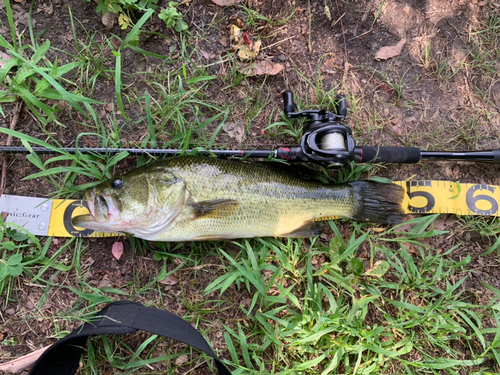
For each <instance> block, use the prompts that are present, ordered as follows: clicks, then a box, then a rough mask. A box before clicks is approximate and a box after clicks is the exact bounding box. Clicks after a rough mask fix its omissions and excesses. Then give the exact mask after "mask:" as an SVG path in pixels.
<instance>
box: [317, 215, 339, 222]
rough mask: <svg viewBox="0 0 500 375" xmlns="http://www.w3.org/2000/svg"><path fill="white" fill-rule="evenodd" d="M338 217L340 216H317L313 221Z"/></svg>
mask: <svg viewBox="0 0 500 375" xmlns="http://www.w3.org/2000/svg"><path fill="white" fill-rule="evenodd" d="M338 218H339V216H322V217H317V218H315V219H313V221H323V220H336V219H338Z"/></svg>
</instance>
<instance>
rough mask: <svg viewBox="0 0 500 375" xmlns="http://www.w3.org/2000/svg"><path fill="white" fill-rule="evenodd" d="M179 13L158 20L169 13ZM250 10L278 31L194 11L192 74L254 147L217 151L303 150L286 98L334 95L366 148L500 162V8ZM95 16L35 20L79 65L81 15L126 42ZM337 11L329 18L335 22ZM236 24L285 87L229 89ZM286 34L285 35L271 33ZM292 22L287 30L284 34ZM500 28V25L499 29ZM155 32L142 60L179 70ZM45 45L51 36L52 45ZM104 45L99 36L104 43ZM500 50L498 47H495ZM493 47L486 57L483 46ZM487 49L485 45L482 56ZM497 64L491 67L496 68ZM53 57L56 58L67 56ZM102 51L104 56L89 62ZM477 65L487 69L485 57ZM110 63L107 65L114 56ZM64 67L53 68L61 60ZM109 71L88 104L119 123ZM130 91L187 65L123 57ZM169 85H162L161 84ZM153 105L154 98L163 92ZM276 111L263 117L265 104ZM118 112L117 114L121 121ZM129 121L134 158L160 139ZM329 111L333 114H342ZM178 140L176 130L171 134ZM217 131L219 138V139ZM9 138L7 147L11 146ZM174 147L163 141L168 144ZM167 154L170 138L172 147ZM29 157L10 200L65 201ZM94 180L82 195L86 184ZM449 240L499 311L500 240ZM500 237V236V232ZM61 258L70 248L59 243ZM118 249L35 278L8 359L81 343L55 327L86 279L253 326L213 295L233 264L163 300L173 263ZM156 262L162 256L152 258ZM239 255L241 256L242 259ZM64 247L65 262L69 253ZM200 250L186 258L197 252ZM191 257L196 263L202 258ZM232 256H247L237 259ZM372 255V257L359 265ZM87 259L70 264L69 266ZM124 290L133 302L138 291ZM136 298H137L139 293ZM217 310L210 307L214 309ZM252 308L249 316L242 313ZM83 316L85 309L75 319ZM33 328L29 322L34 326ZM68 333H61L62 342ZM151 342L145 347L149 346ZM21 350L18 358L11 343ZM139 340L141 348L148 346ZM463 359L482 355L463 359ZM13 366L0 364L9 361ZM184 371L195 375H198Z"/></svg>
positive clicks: (74, 6)
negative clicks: (479, 154) (497, 18)
mask: <svg viewBox="0 0 500 375" xmlns="http://www.w3.org/2000/svg"><path fill="white" fill-rule="evenodd" d="M166 3H167V2H166V1H165V2H163V3H162V4H159V8H161V7H162V6H166ZM246 4H247V6H248V8H249V9H250V10H252V11H255V12H256V14H257V13H258V14H260V15H261V16H263V17H266V18H259V17H257V16H256V15H255V14H253V13H251V12H242V11H240V10H238V9H236V8H233V7H224V8H222V7H219V6H217V5H215V4H214V3H213V2H211V1H210V0H192V1H188V2H186V5H183V7H182V8H180V9H181V10H182V12H183V13H184V14H185V16H184V19H185V20H186V21H187V23H188V25H189V30H190V32H191V36H190V37H188V40H187V41H186V43H185V45H186V46H187V47H186V48H188V49H193V50H196V51H198V53H197V54H196V55H195V56H196V58H197V60H193V61H191V62H189V64H199V65H204V66H206V70H207V72H208V73H209V74H211V75H215V76H217V79H216V80H214V81H213V82H212V84H211V86H210V90H209V91H208V92H207V93H206V94H205V95H206V99H207V100H210V101H212V102H215V103H218V104H219V105H221V106H225V105H227V106H228V108H230V121H231V122H234V123H236V124H244V127H245V133H244V135H243V137H242V140H241V142H239V141H238V140H235V139H234V137H231V136H230V135H229V134H228V133H227V132H221V133H220V135H218V137H217V138H216V140H215V142H216V144H217V145H219V146H222V145H227V146H228V148H238V147H244V148H251V147H255V146H261V147H263V148H265V147H269V146H274V145H279V144H289V143H295V142H296V139H295V138H294V137H293V136H291V135H290V134H283V133H278V134H276V132H274V131H273V129H268V126H269V125H270V124H271V123H273V122H275V121H280V118H281V117H280V114H279V112H280V111H281V109H282V101H281V96H280V95H279V94H280V93H281V92H282V91H283V90H285V89H290V90H292V91H294V93H295V95H296V100H297V102H298V103H301V105H302V108H301V109H304V107H305V106H307V108H306V109H309V108H314V107H317V108H321V107H322V106H324V105H326V104H325V103H328V102H327V101H326V100H325V98H324V93H327V92H328V93H329V94H331V95H333V94H335V93H344V94H346V95H347V98H348V108H349V114H348V118H347V121H346V123H347V125H349V126H350V127H352V129H353V131H354V134H355V137H357V140H358V143H359V144H366V145H383V146H415V147H419V148H422V149H429V150H480V149H496V148H500V122H499V119H500V117H499V116H500V115H499V113H500V82H499V80H498V75H497V74H496V71H498V70H499V68H500V66H499V62H498V61H499V60H498V57H500V56H498V55H495V53H497V52H495V49H500V46H498V45H490V46H489V47H488V46H486V45H485V44H486V43H490V41H484V40H483V41H481V40H479V39H478V38H480V36H479V35H477V34H475V32H474V31H475V30H479V29H483V28H484V25H486V24H488V22H490V20H489V17H490V16H489V14H490V13H489V12H490V10H491V9H495V7H498V5H497V4H496V3H495V2H493V1H477V0H472V1H471V0H451V1H450V0H387V1H381V0H345V1H341V0H326V1H323V0H311V1H310V9H309V3H308V1H307V0H261V1H258V0H248V1H247V2H246ZM29 5H30V3H29V2H27V1H24V2H19V3H15V5H14V10H15V12H16V14H17V15H18V19H17V22H18V23H17V28H18V30H19V32H21V33H23V32H25V33H26V32H27V27H28V25H27V21H26V14H27V11H28V8H29ZM95 6H96V5H95V4H94V3H93V2H87V1H81V0H70V1H67V2H63V1H61V0H53V1H50V0H39V1H38V2H37V4H36V5H35V12H34V14H33V19H34V21H35V22H34V30H35V34H37V33H41V36H40V42H43V41H45V40H50V42H51V46H52V47H53V50H54V51H57V49H60V50H64V51H68V52H69V53H71V54H75V55H77V54H78V53H79V51H77V50H75V47H74V46H75V41H74V40H73V34H72V24H71V22H70V17H69V14H70V13H69V12H70V11H71V14H72V16H73V17H74V18H75V19H77V20H78V21H79V22H78V23H76V24H75V31H76V35H77V38H78V39H81V40H82V41H84V42H85V43H87V44H88V43H89V38H90V35H92V38H93V40H94V43H96V44H98V43H107V42H106V38H111V35H113V34H115V35H118V36H120V37H122V38H123V37H124V36H125V35H126V31H123V30H121V29H120V27H119V26H118V25H115V26H114V27H113V28H111V29H106V28H105V27H104V26H103V24H102V22H101V18H100V16H99V15H97V14H96V12H95ZM325 6H327V7H328V9H329V13H330V14H329V15H328V14H327V12H325ZM1 12H2V15H1V20H2V25H1V27H0V33H1V34H2V35H4V36H6V37H7V36H8V33H9V30H8V24H7V23H6V17H5V10H4V9H3V10H2V11H1ZM237 19H241V20H243V21H244V22H245V23H246V25H247V28H248V31H249V32H250V33H251V34H252V35H254V37H257V38H259V39H261V40H263V47H267V46H269V48H264V49H263V50H262V56H261V57H262V58H264V57H265V58H267V59H269V60H271V61H273V62H275V63H280V64H282V65H283V67H284V70H283V71H282V72H281V73H280V74H278V75H276V76H267V77H265V78H264V77H253V78H249V79H247V80H245V81H244V82H242V83H241V84H240V85H229V84H228V83H230V82H231V81H232V80H233V79H234V78H231V70H232V69H233V67H232V66H231V65H230V64H231V62H221V60H224V58H225V56H226V53H227V51H228V50H229V49H230V44H229V42H228V27H229V25H230V24H232V23H234V22H235V21H236V20H237ZM269 20H273V21H274V22H269ZM280 21H283V22H280ZM496 27H498V25H497V26H496ZM145 28H146V29H147V30H149V31H155V32H160V33H162V34H164V35H166V36H167V38H163V37H161V36H158V35H155V34H149V35H148V36H147V37H144V38H143V37H141V38H142V39H141V40H140V47H141V48H142V49H145V50H148V51H150V52H154V53H156V54H159V55H165V56H169V55H170V56H173V55H175V54H176V53H178V52H177V51H178V49H179V48H180V47H181V46H182V44H181V42H180V39H179V35H178V33H175V32H173V31H172V30H168V29H166V28H165V25H164V23H163V21H161V20H159V19H158V18H156V17H155V18H152V19H151V20H150V21H149V22H148V23H147V24H146V25H145ZM42 32H43V33H42ZM94 33H95V34H94ZM402 39H406V43H405V44H404V46H403V48H402V51H401V53H400V56H399V57H398V58H396V59H389V60H382V61H378V60H375V59H374V56H375V53H376V52H377V51H378V50H379V49H380V48H381V47H383V46H392V45H395V44H397V43H398V42H400V41H401V40H402ZM496 42H497V43H498V40H496ZM481 43H483V44H481ZM480 44H481V45H480ZM488 50H490V51H491V53H492V55H491V56H484V53H485V51H488ZM54 51H52V50H51V52H50V53H54V54H57V52H54ZM92 51H93V50H92V49H91V50H90V52H92ZM474 51H477V53H478V54H483V56H479V55H478V56H476V57H471V56H473V53H474ZM106 54H107V55H106ZM54 57H55V56H53V57H51V56H49V58H54ZM60 58H61V64H62V63H63V62H64V60H65V61H69V57H68V55H65V54H60ZM99 59H100V60H102V61H101V63H102V64H103V72H104V73H103V74H102V75H101V76H100V77H99V78H98V79H97V80H96V81H95V85H94V86H93V89H92V90H88V89H87V92H84V94H85V95H87V96H91V97H92V98H93V99H96V100H99V101H102V102H103V103H104V104H103V105H102V106H101V107H100V108H99V111H100V113H101V114H102V116H103V118H106V116H108V115H109V113H110V107H109V105H115V94H114V81H113V75H112V74H111V73H109V72H108V70H112V69H113V60H112V52H111V49H109V50H107V51H106V50H105V52H104V56H102V57H100V58H99ZM123 63H124V64H123V71H124V73H125V75H124V81H125V83H126V84H127V85H128V86H127V89H126V91H125V94H132V93H133V92H135V93H142V94H143V93H144V92H145V91H146V90H148V89H149V90H151V88H152V87H153V86H154V83H152V82H148V81H134V82H129V81H127V80H128V79H129V78H128V77H132V75H128V74H129V73H134V72H139V71H149V72H157V73H158V72H161V71H167V70H168V69H172V68H173V67H179V66H181V65H182V63H183V62H182V61H177V62H174V63H173V64H172V67H169V65H168V64H166V63H165V61H164V60H162V59H159V58H155V57H147V58H146V57H145V56H143V55H141V54H138V53H136V52H133V51H131V50H126V51H124V56H123ZM158 74H160V73H158ZM153 92H154V91H153ZM262 101H265V102H266V103H267V105H266V106H265V107H264V109H263V110H259V111H258V112H256V113H254V112H253V111H254V110H255V108H260V107H259V106H258V103H261V102H262ZM3 108H4V112H5V114H6V117H5V118H0V126H2V127H8V126H9V122H10V119H11V117H12V116H13V108H14V105H13V104H6V105H3ZM112 108H116V107H112ZM125 109H126V110H127V111H128V115H129V116H130V121H127V120H125V119H124V118H123V117H121V116H120V115H119V114H118V115H117V123H118V124H119V125H120V126H122V132H121V138H122V143H123V144H124V145H137V144H140V142H141V140H142V139H143V137H144V135H145V134H147V130H145V129H146V128H145V126H144V125H143V124H142V125H141V124H134V123H133V120H136V119H139V118H141V117H142V116H143V115H144V114H143V113H142V110H141V108H139V106H138V105H136V104H134V103H130V104H129V103H127V104H126V105H125ZM329 109H330V110H331V109H332V108H329ZM57 116H58V119H59V121H60V122H62V123H64V124H65V125H66V128H62V127H60V126H59V125H56V124H49V125H48V126H47V129H46V130H47V131H48V132H49V133H51V134H52V135H53V136H54V138H55V139H56V140H58V141H59V142H60V143H61V144H63V145H65V146H73V145H74V143H75V137H76V135H77V134H79V133H82V132H85V131H87V129H86V128H85V126H83V125H82V124H84V122H85V121H84V119H82V118H79V116H78V114H76V113H72V112H70V111H68V110H66V109H65V108H61V111H60V112H58V114H57ZM163 126H164V127H165V128H166V129H168V128H169V127H172V126H174V125H173V124H172V123H170V122H167V123H165V124H164V125H163ZM214 126H215V125H214ZM16 130H18V131H20V132H23V133H25V134H29V135H32V136H34V137H42V136H43V137H45V135H43V134H42V132H41V131H40V130H39V127H38V125H37V124H36V122H35V120H34V118H33V116H31V115H30V113H29V110H28V109H27V108H26V106H23V109H22V111H21V113H20V120H19V122H18V124H17V126H16ZM5 139H6V137H5V136H3V135H2V136H1V137H0V144H2V143H3V144H4V143H5ZM81 140H82V142H83V144H85V142H87V144H88V145H91V146H92V145H94V144H95V141H96V140H95V138H93V137H88V138H87V137H82V138H81ZM160 140H161V137H160ZM166 140H168V136H166ZM135 165H136V163H135V160H134V159H133V158H131V159H127V161H126V162H121V163H120V164H119V168H118V171H123V170H130V169H132V168H133V167H134V166H135ZM36 171H37V169H36V168H35V167H34V166H32V165H31V164H29V163H28V162H27V161H26V159H25V158H24V157H23V156H15V157H10V158H9V164H8V170H7V186H6V190H5V193H6V194H17V195H26V196H39V197H45V196H47V191H49V190H50V189H51V188H52V187H51V185H50V184H48V183H47V182H45V181H44V180H36V181H33V180H28V181H21V180H20V177H23V176H26V175H29V174H31V173H34V172H36ZM371 174H376V175H378V176H383V177H388V178H391V179H393V180H404V179H407V178H410V177H413V178H415V179H433V180H452V181H456V180H459V181H461V182H476V183H486V184H492V185H500V177H499V167H498V166H494V165H486V164H469V163H464V162H442V163H438V162H426V163H421V164H419V165H416V166H415V165H407V166H390V167H388V168H380V169H376V171H374V172H371ZM87 181H88V180H87V179H84V178H82V181H81V182H82V183H83V182H87ZM440 225H441V226H442V228H443V229H446V230H450V231H451V235H450V236H449V237H447V238H446V240H444V239H441V240H432V241H441V242H442V243H432V245H433V246H435V247H437V248H439V247H444V248H445V249H447V248H450V247H451V246H453V245H455V244H458V243H460V244H462V246H460V247H459V250H458V251H457V252H456V253H453V255H452V256H453V257H454V258H456V259H460V258H462V257H465V256H466V255H467V254H470V255H471V256H472V261H471V263H470V264H469V265H470V266H471V267H470V268H472V269H474V271H475V272H474V273H473V274H469V275H468V276H469V278H468V279H467V281H466V283H464V284H463V288H465V289H467V290H469V291H470V294H471V296H473V297H471V298H475V299H476V300H477V301H478V303H480V302H484V301H489V300H490V299H491V298H492V293H491V291H490V290H488V289H487V288H485V287H484V285H483V284H482V282H483V281H484V282H486V283H488V284H489V285H491V286H493V287H496V288H499V289H500V274H499V267H498V265H499V263H498V258H497V255H496V253H495V252H494V253H492V254H490V256H487V257H481V256H480V254H482V253H484V251H485V249H486V248H487V247H489V246H491V244H492V239H493V238H494V237H488V236H485V235H481V234H480V233H479V230H478V229H477V228H476V227H468V226H467V225H464V222H461V221H460V220H457V219H455V218H454V217H449V216H445V217H443V218H441V219H440ZM497 225H498V224H497ZM53 241H56V242H57V243H56V244H55V245H56V247H57V248H60V247H61V246H62V245H63V244H65V243H66V242H67V241H69V240H68V239H54V240H53ZM114 241H115V240H114V239H88V240H85V241H84V242H83V245H82V249H84V250H82V252H81V254H80V259H79V261H80V264H81V266H80V267H81V271H80V272H78V273H77V272H76V270H73V271H71V272H69V273H66V274H56V273H54V279H53V280H51V282H52V283H53V284H54V285H64V286H65V287H64V288H62V287H57V288H56V287H54V288H52V289H51V290H50V291H48V295H47V294H46V293H47V292H44V291H43V290H42V289H41V288H39V287H38V286H37V285H36V284H31V283H29V280H28V278H26V279H21V278H20V279H18V283H17V284H16V285H15V287H14V289H13V290H12V292H11V295H10V297H9V300H8V301H1V306H0V316H1V319H0V320H1V321H2V326H1V327H0V345H2V343H3V344H4V345H3V347H2V351H6V350H8V351H9V353H10V354H9V356H11V357H14V356H19V355H22V354H26V353H28V352H30V351H32V350H35V349H37V348H40V347H42V346H44V345H48V344H50V343H52V342H54V341H55V339H54V337H55V336H57V335H56V334H55V331H56V330H62V331H71V329H72V328H73V326H76V325H77V324H78V323H77V322H74V324H73V326H72V325H65V324H60V323H59V322H54V321H53V320H52V319H51V316H53V315H55V314H57V311H60V310H61V309H62V310H66V309H68V310H70V309H73V311H77V310H78V309H79V306H78V304H81V303H82V302H81V301H78V298H77V296H76V295H75V294H74V293H73V292H72V291H71V290H70V289H68V288H67V287H74V286H75V285H77V284H78V283H79V280H80V279H81V275H83V274H87V277H86V281H87V282H88V283H90V284H91V285H94V286H110V287H113V288H118V289H120V288H125V289H127V288H128V286H127V285H129V282H130V281H131V280H132V279H134V278H139V279H140V283H138V284H140V285H143V286H144V288H145V289H147V290H148V293H147V297H146V296H145V295H144V294H141V293H142V292H143V290H136V291H135V293H136V296H137V299H138V300H142V301H146V300H147V299H160V298H163V299H165V304H166V306H168V308H169V311H171V312H173V313H176V314H179V315H186V314H187V315H189V314H190V311H189V308H187V307H186V306H189V305H195V304H203V306H204V309H205V310H206V316H203V317H202V319H201V320H202V322H201V324H205V323H206V324H209V322H210V320H211V315H212V314H213V313H214V311H218V313H217V319H220V320H222V321H224V322H225V324H228V325H234V324H235V322H237V321H239V320H240V319H244V314H243V313H242V312H241V311H240V310H239V305H240V303H244V301H245V300H247V301H248V297H249V296H248V295H246V294H245V293H244V292H238V291H236V290H230V291H228V292H226V294H225V295H224V297H225V301H224V302H222V303H219V302H211V301H210V297H214V296H203V294H202V290H203V289H204V288H205V287H206V285H208V284H209V283H210V282H211V281H213V280H214V279H215V278H216V277H217V271H218V267H219V265H220V264H221V262H220V259H209V258H205V259H203V263H204V264H212V265H214V267H207V268H204V269H203V270H181V271H180V272H178V273H177V277H178V278H179V280H181V282H180V283H178V284H176V285H161V286H159V287H158V286H156V287H155V286H151V282H152V281H153V280H154V279H155V277H156V276H157V274H158V272H159V271H160V269H161V268H162V266H163V262H162V261H159V262H158V261H157V260H154V259H153V258H152V253H151V251H150V250H149V249H145V250H144V252H143V253H135V254H134V253H132V251H131V247H130V245H129V243H128V242H127V241H124V244H125V252H124V255H123V256H122V258H121V259H120V260H116V259H114V258H113V256H112V255H111V252H110V249H111V246H112V243H113V242H114ZM151 246H152V248H153V250H154V245H151ZM231 246H232V245H228V247H227V248H228V249H229V250H231ZM56 247H55V248H56ZM186 249H187V250H186ZM186 249H183V250H182V251H181V255H182V254H185V255H187V256H189V247H188V246H187V247H186ZM232 250H234V251H238V250H237V249H236V247H234V248H233V249H232ZM362 252H363V249H360V253H362ZM73 256H74V254H71V253H69V252H68V254H67V258H68V259H67V262H68V264H69V263H70V262H71V257H73ZM176 266H177V265H176V263H175V259H172V258H170V259H168V260H167V263H166V267H167V269H168V270H173V269H174V268H175V267H176ZM125 289H124V290H125ZM128 292H130V293H131V294H133V293H132V291H130V290H128V289H127V293H128ZM42 298H43V299H45V300H46V301H47V302H46V303H45V304H44V306H43V309H42V310H41V311H39V312H38V319H35V318H33V315H32V314H30V312H32V311H33V309H34V308H35V305H36V304H37V301H39V300H40V299H42ZM207 298H208V299H207ZM242 301H243V302H242ZM75 304H76V305H75ZM26 316H29V318H26ZM59 333H60V332H58V334H59ZM138 338H139V339H142V337H138ZM8 340H11V341H10V342H16V343H18V345H16V346H15V347H14V348H13V347H11V346H7V344H6V343H7V341H8ZM129 340H131V341H134V340H135V338H134V337H133V338H130V339H129ZM211 340H212V343H213V345H214V347H215V348H216V349H217V348H218V346H219V347H221V348H222V347H223V346H224V345H223V340H222V338H221V337H218V336H216V335H214V336H213V337H211ZM463 349H464V352H466V351H467V350H469V349H468V348H463ZM7 359H8V358H7V357H5V358H3V357H2V356H1V355H0V361H3V360H7ZM187 370H188V369H185V370H184V371H187ZM196 372H197V373H200V374H205V373H207V374H208V373H210V371H209V369H208V367H206V365H202V366H200V367H199V368H198V369H197V370H196Z"/></svg>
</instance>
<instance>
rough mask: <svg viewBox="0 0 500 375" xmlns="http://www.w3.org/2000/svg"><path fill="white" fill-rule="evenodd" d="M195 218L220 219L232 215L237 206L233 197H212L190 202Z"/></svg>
mask: <svg viewBox="0 0 500 375" xmlns="http://www.w3.org/2000/svg"><path fill="white" fill-rule="evenodd" d="M189 206H190V207H191V208H192V209H193V212H194V218H195V219H221V218H224V217H228V216H230V215H232V214H233V213H234V212H235V211H236V209H237V208H238V206H239V202H238V201H237V200H235V199H213V200H209V201H201V202H192V203H189Z"/></svg>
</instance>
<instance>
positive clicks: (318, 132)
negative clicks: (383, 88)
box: [0, 91, 500, 168]
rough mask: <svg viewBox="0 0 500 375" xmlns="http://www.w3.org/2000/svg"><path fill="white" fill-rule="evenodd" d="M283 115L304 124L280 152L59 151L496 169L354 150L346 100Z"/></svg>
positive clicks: (460, 155) (488, 158) (494, 155)
mask: <svg viewBox="0 0 500 375" xmlns="http://www.w3.org/2000/svg"><path fill="white" fill-rule="evenodd" d="M283 105H284V108H283V111H284V113H285V115H286V117H288V118H301V117H302V118H305V119H307V122H306V125H305V132H304V134H303V136H302V138H301V142H300V145H291V146H280V147H278V148H276V149H274V150H250V149H249V150H198V149H187V150H179V149H158V148H154V149H151V148H148V149H138V148H105V147H101V148H89V147H64V148H63V147H61V148H60V150H61V151H64V152H67V153H70V154H75V153H77V152H79V153H82V154H117V153H120V152H123V151H126V152H128V153H129V154H131V155H147V154H149V155H154V156H176V155H180V154H181V153H182V151H184V153H189V152H192V151H196V152H197V153H198V155H207V156H208V155H215V156H218V157H221V158H231V157H250V158H268V157H273V158H275V159H282V160H286V161H289V162H315V163H319V164H323V165H326V166H328V167H332V168H340V167H342V166H344V165H346V164H347V163H349V162H350V161H352V160H354V161H356V162H358V163H370V162H373V163H391V164H392V163H400V164H411V163H418V162H419V161H421V160H434V161H446V160H456V161H469V162H489V163H494V164H500V149H497V150H484V151H459V152H455V151H423V150H420V149H419V148H417V147H379V146H356V142H355V140H354V138H353V137H352V130H351V129H350V128H349V127H348V126H346V125H344V124H343V123H342V122H343V120H344V119H345V117H346V115H347V106H346V99H345V97H344V96H343V95H337V97H336V108H335V113H333V112H328V111H326V110H306V111H300V112H294V109H295V105H294V103H293V93H292V92H291V91H285V92H284V93H283ZM31 150H32V151H33V152H36V153H39V154H53V153H55V152H54V151H53V150H50V149H47V148H44V147H32V148H31ZM32 151H30V150H28V149H27V148H25V147H22V146H0V152H5V153H16V154H19V153H20V154H28V153H30V152H32Z"/></svg>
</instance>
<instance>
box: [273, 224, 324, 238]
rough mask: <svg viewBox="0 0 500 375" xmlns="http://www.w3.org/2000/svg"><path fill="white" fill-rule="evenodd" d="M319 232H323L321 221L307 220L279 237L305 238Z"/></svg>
mask: <svg viewBox="0 0 500 375" xmlns="http://www.w3.org/2000/svg"><path fill="white" fill-rule="evenodd" d="M321 233H323V223H320V222H318V221H308V222H306V223H305V224H304V225H302V226H301V227H299V228H297V229H295V230H294V231H292V232H290V233H287V234H283V235H281V237H295V238H300V237H302V238H306V237H314V236H319V235H320V234H321Z"/></svg>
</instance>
